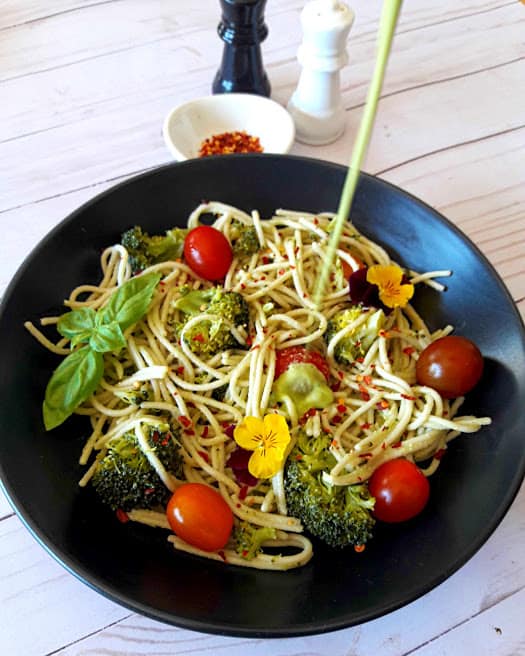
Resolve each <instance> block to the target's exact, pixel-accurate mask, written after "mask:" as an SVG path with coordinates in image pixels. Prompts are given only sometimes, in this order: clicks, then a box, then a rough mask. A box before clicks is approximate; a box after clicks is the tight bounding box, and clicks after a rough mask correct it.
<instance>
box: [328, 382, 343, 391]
mask: <svg viewBox="0 0 525 656" xmlns="http://www.w3.org/2000/svg"><path fill="white" fill-rule="evenodd" d="M330 389H331V390H332V392H339V390H340V389H341V382H340V381H339V380H336V381H335V383H334V384H333V385H332V387H331V388H330Z"/></svg>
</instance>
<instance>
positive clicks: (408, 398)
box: [401, 394, 416, 401]
mask: <svg viewBox="0 0 525 656" xmlns="http://www.w3.org/2000/svg"><path fill="white" fill-rule="evenodd" d="M401 398H402V399H406V400H407V401H415V400H416V397H415V396H410V395H409V394H401Z"/></svg>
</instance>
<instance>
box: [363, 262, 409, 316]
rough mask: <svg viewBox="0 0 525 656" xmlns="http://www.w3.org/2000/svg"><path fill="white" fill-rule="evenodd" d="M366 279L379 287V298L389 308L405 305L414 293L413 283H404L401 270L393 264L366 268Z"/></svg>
mask: <svg viewBox="0 0 525 656" xmlns="http://www.w3.org/2000/svg"><path fill="white" fill-rule="evenodd" d="M366 280H367V282H369V283H372V285H377V287H378V289H379V300H380V301H381V302H382V303H383V304H384V305H386V306H387V307H389V308H396V307H405V305H406V304H407V303H408V301H409V300H410V299H411V298H412V296H413V295H414V285H412V284H410V283H404V281H403V270H402V269H401V268H400V267H398V266H397V265H395V264H376V265H374V266H371V267H369V268H368V270H367V273H366Z"/></svg>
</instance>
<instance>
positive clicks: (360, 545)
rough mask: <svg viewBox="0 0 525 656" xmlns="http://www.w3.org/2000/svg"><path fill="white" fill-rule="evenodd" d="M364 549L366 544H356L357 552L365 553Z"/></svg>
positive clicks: (355, 549)
mask: <svg viewBox="0 0 525 656" xmlns="http://www.w3.org/2000/svg"><path fill="white" fill-rule="evenodd" d="M364 550H365V545H364V544H356V545H355V546H354V551H355V552H356V553H363V551H364Z"/></svg>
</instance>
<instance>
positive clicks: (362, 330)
mask: <svg viewBox="0 0 525 656" xmlns="http://www.w3.org/2000/svg"><path fill="white" fill-rule="evenodd" d="M363 312H368V311H367V310H364V309H363V308H362V307H360V306H359V305H354V306H352V307H350V308H348V309H346V310H341V311H340V312H338V313H337V314H335V315H334V316H333V317H332V318H331V319H330V320H329V321H328V325H327V328H326V332H325V335H324V336H325V341H326V343H327V344H328V343H329V342H330V340H331V339H332V337H334V335H335V334H336V333H338V332H339V331H340V330H342V329H343V328H346V326H348V325H349V324H351V323H353V322H354V321H356V319H359V317H360V316H361V315H362V313H363ZM384 323H385V314H384V312H383V310H377V311H376V312H373V313H371V314H369V317H368V319H367V320H366V321H365V322H364V323H362V324H361V325H359V326H357V327H356V328H354V329H353V330H351V331H350V333H348V334H347V335H345V336H344V337H343V338H342V339H340V340H339V342H338V343H337V344H336V347H335V349H334V358H335V360H336V362H339V363H340V364H352V362H354V361H355V359H356V358H358V357H360V356H361V357H363V356H364V355H366V352H367V351H368V349H369V348H370V347H371V346H372V344H373V342H374V340H375V339H376V338H377V336H378V335H379V331H380V330H381V329H382V328H383V325H384Z"/></svg>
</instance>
